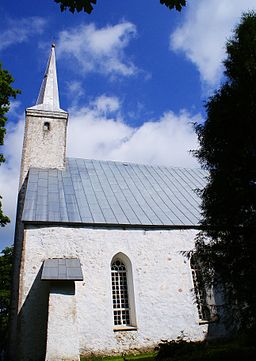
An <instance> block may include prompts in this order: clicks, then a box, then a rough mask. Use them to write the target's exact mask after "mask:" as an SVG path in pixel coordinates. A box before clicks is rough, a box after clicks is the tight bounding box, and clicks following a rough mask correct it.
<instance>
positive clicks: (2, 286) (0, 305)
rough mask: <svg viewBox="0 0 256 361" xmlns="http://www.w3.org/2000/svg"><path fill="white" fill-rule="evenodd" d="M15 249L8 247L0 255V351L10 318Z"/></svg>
mask: <svg viewBox="0 0 256 361" xmlns="http://www.w3.org/2000/svg"><path fill="white" fill-rule="evenodd" d="M12 257H13V247H6V248H5V249H4V250H3V251H2V254H0V350H1V349H2V348H3V346H4V342H5V340H6V336H7V326H8V316H9V308H10V298H11V273H12Z"/></svg>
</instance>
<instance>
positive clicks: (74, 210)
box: [10, 46, 215, 361]
mask: <svg viewBox="0 0 256 361" xmlns="http://www.w3.org/2000/svg"><path fill="white" fill-rule="evenodd" d="M71 121H72V120H71ZM67 124H68V114H67V112H65V111H64V110H62V109H61V108H60V105H59V95H58V84H57V76H56V64H55V49H54V46H52V49H51V54H50V59H49V62H48V66H47V70H46V74H45V76H44V79H43V82H42V86H41V89H40V93H39V97H38V100H37V103H36V105H35V106H32V107H31V108H28V109H26V126H25V135H24V145H23V153H22V165H21V177H20V192H19V202H18V211H17V226H16V237H15V270H14V286H13V304H12V328H11V341H10V345H11V346H10V352H11V355H12V356H11V357H12V358H11V359H12V360H22V361H40V360H47V361H58V360H80V356H79V355H90V354H103V355H108V354H121V353H133V352H140V351H146V350H151V349H153V348H154V347H155V346H156V345H158V344H159V342H161V340H172V339H176V338H177V337H179V336H181V335H182V334H183V335H185V337H186V338H187V339H189V340H202V339H204V338H205V337H206V336H207V334H208V333H209V327H210V326H209V325H210V324H211V323H209V322H208V321H209V317H208V316H207V315H206V312H205V310H204V308H203V307H202V305H201V304H200V302H201V300H200V293H195V292H194V289H195V288H197V287H196V286H195V283H196V270H193V269H192V268H191V264H190V261H189V259H188V258H187V257H186V256H185V255H184V252H186V251H190V250H193V248H194V242H195V236H196V234H197V232H198V228H199V219H200V198H199V196H198V193H197V192H196V190H197V189H202V188H203V187H204V185H205V172H204V171H202V170H200V169H184V168H168V167H162V166H161V167H160V166H150V165H141V164H133V163H126V162H114V161H99V160H91V159H80V158H77V159H74V158H66V134H67ZM85 131H86V130H85ZM214 302H215V300H214V298H213V297H212V298H211V300H210V301H209V302H208V306H209V307H210V309H212V310H213V309H214V308H215V305H214Z"/></svg>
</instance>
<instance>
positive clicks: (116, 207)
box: [23, 158, 206, 226]
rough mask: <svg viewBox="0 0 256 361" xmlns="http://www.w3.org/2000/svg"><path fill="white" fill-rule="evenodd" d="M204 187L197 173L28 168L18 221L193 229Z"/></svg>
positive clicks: (86, 165)
mask: <svg viewBox="0 0 256 361" xmlns="http://www.w3.org/2000/svg"><path fill="white" fill-rule="evenodd" d="M205 183H206V172H205V171H203V170H201V169H186V168H168V167H162V166H150V165H141V164H132V163H126V162H112V161H98V160H86V159H74V158H70V159H67V164H66V169H65V170H63V171H60V170H56V169H36V168H32V169H30V172H29V178H28V186H27V191H26V198H25V205H24V211H23V221H31V222H53V223H54V222H65V223H84V224H102V225H108V224H109V225H134V226H135V225H136V226H140V225H145V226H195V225H198V222H199V219H200V203H201V201H200V198H199V196H198V194H197V192H196V190H197V189H202V188H203V187H204V186H205Z"/></svg>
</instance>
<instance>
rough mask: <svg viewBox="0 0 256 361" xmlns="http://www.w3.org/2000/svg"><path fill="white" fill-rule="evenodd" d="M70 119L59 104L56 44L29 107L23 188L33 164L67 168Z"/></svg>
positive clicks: (23, 159) (39, 166) (26, 125)
mask: <svg viewBox="0 0 256 361" xmlns="http://www.w3.org/2000/svg"><path fill="white" fill-rule="evenodd" d="M67 121H68V113H67V112H65V111H64V110H62V109H61V108H60V103H59V92H58V82H57V72H56V60H55V45H54V44H53V45H52V48H51V53H50V57H49V61H48V64H47V68H46V72H45V75H44V78H43V82H42V85H41V88H40V92H39V96H38V99H37V102H36V105H34V106H32V107H30V108H27V109H26V123H25V134H24V142H23V150H22V160H21V174H20V187H21V186H22V184H23V183H24V180H25V178H26V176H27V173H28V171H29V168H31V167H36V168H55V169H63V168H64V167H65V157H66V133H67Z"/></svg>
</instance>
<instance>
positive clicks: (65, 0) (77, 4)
mask: <svg viewBox="0 0 256 361" xmlns="http://www.w3.org/2000/svg"><path fill="white" fill-rule="evenodd" d="M54 1H55V2H56V3H59V4H60V9H61V11H65V10H67V9H68V10H69V11H71V12H72V13H74V12H76V11H77V12H80V11H85V12H86V13H88V14H90V13H91V12H92V10H93V5H95V4H96V1H97V0H54ZM160 3H161V4H163V5H166V6H167V7H168V8H169V9H174V8H175V9H176V10H178V11H181V9H182V7H184V6H186V0H160Z"/></svg>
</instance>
